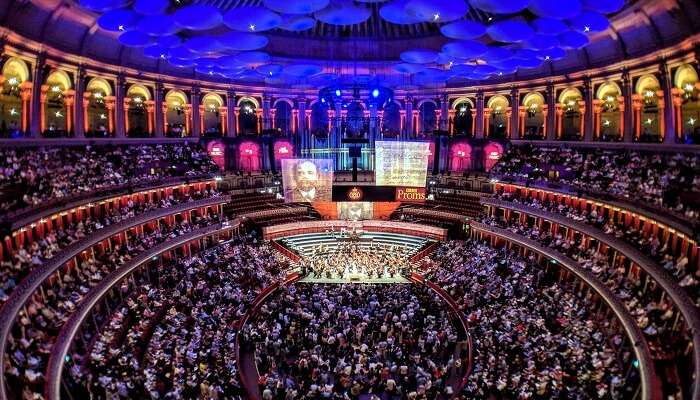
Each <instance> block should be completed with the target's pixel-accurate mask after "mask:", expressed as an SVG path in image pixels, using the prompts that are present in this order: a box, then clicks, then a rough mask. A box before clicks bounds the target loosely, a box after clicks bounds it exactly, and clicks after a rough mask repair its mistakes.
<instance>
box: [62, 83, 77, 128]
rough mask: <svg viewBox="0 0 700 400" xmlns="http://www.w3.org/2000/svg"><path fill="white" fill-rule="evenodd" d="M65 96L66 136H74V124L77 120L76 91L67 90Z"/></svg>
mask: <svg viewBox="0 0 700 400" xmlns="http://www.w3.org/2000/svg"><path fill="white" fill-rule="evenodd" d="M63 95H64V100H63V102H64V104H65V105H66V135H68V136H73V135H71V133H72V132H73V124H74V122H73V121H74V118H75V111H74V110H75V90H66V92H65V93H64V94H63Z"/></svg>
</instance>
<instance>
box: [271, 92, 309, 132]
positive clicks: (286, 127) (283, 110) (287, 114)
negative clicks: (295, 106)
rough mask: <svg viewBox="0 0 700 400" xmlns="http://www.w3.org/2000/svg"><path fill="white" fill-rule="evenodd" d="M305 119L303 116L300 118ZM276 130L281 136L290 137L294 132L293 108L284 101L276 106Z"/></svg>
mask: <svg viewBox="0 0 700 400" xmlns="http://www.w3.org/2000/svg"><path fill="white" fill-rule="evenodd" d="M304 117H305V116H303V115H300V116H299V118H304ZM275 129H276V130H277V132H278V133H280V134H281V135H290V134H291V133H292V132H293V130H294V129H293V127H292V106H291V105H289V103H287V102H286V101H284V100H280V101H278V102H277V104H275Z"/></svg>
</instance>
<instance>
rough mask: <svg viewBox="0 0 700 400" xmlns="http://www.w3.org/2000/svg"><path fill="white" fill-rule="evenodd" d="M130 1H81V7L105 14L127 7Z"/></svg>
mask: <svg viewBox="0 0 700 400" xmlns="http://www.w3.org/2000/svg"><path fill="white" fill-rule="evenodd" d="M129 1H130V0H80V5H81V6H82V7H85V8H87V9H88V10H92V11H96V12H105V11H109V10H115V9H117V8H123V7H126V6H127V4H129Z"/></svg>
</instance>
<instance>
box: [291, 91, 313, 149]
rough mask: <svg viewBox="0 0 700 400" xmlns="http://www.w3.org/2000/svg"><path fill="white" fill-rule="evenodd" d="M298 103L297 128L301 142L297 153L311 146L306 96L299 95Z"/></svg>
mask: <svg viewBox="0 0 700 400" xmlns="http://www.w3.org/2000/svg"><path fill="white" fill-rule="evenodd" d="M296 105H297V111H298V115H297V120H296V123H297V126H296V127H295V128H296V134H297V136H298V137H299V143H300V147H301V148H300V149H299V151H298V152H297V154H301V152H302V150H308V149H310V148H311V145H310V141H311V140H310V139H311V138H310V137H309V128H308V127H307V126H306V98H305V97H301V96H300V97H298V98H297V101H296ZM310 115H311V110H309V116H310Z"/></svg>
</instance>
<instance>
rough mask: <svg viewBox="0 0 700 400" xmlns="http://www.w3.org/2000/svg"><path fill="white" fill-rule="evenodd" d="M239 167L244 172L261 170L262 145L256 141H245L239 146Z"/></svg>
mask: <svg viewBox="0 0 700 400" xmlns="http://www.w3.org/2000/svg"><path fill="white" fill-rule="evenodd" d="M238 151H239V157H238V160H239V169H240V170H241V171H244V172H256V171H260V146H259V145H258V144H257V143H255V142H243V143H241V145H240V146H239V148H238Z"/></svg>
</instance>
